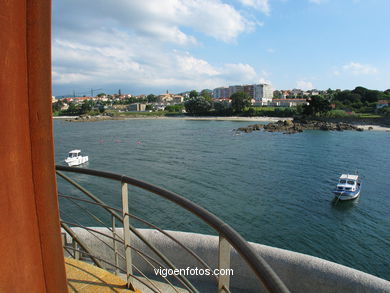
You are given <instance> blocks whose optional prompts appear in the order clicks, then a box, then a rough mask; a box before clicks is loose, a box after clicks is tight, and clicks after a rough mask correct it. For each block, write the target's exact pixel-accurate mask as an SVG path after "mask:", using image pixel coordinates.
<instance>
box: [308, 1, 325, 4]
mask: <svg viewBox="0 0 390 293" xmlns="http://www.w3.org/2000/svg"><path fill="white" fill-rule="evenodd" d="M326 1H327V0H309V2H310V3H315V4H321V3H324V2H326Z"/></svg>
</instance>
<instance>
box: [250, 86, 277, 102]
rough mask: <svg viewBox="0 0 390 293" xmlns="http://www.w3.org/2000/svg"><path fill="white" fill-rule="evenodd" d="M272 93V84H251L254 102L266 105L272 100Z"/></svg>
mask: <svg viewBox="0 0 390 293" xmlns="http://www.w3.org/2000/svg"><path fill="white" fill-rule="evenodd" d="M273 95H274V89H273V87H272V85H270V84H266V83H262V84H255V85H253V98H254V99H255V101H256V103H259V104H261V105H268V104H269V103H271V102H272V98H273Z"/></svg>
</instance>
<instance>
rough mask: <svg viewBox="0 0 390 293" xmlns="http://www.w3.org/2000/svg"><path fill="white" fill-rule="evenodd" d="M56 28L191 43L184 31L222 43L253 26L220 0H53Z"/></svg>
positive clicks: (189, 37)
mask: <svg viewBox="0 0 390 293" xmlns="http://www.w3.org/2000/svg"><path fill="white" fill-rule="evenodd" d="M53 5H54V13H53V14H54V15H56V16H57V17H55V18H54V24H55V27H56V28H59V29H60V30H61V29H67V28H75V27H81V28H83V29H88V28H89V29H93V28H96V29H98V28H107V27H121V29H122V30H127V31H131V32H133V33H135V34H143V35H144V36H145V37H151V38H154V39H156V40H160V41H164V42H173V43H178V44H193V43H194V41H195V39H194V37H193V36H191V35H189V34H187V33H185V32H184V31H183V29H184V28H190V29H191V30H194V31H196V32H200V33H202V34H205V35H208V36H210V37H213V38H215V39H217V40H222V41H224V42H232V41H234V40H235V39H236V38H237V36H238V35H240V34H241V33H243V32H245V31H248V30H251V29H252V28H253V25H254V24H253V23H252V22H251V21H249V20H247V19H246V18H244V17H243V16H242V15H241V14H240V12H239V11H237V10H236V9H235V8H234V7H233V6H231V5H228V4H225V3H223V2H221V1H220V0H164V1H161V0H148V1H137V0H116V1H112V2H110V3H108V2H107V1H104V0H95V1H94V2H93V5H90V1H87V0H66V1H60V0H55V1H54V3H53Z"/></svg>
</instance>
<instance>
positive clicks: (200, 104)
mask: <svg viewBox="0 0 390 293" xmlns="http://www.w3.org/2000/svg"><path fill="white" fill-rule="evenodd" d="M192 92H195V91H192ZM192 92H191V93H192ZM191 93H190V98H189V99H188V100H187V101H185V102H184V107H185V108H186V111H187V113H189V114H192V115H207V114H208V113H209V112H210V110H211V109H212V103H211V102H210V101H209V100H207V99H206V98H204V97H202V96H194V95H193V97H191Z"/></svg>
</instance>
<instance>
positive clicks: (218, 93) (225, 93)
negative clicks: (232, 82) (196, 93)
mask: <svg viewBox="0 0 390 293" xmlns="http://www.w3.org/2000/svg"><path fill="white" fill-rule="evenodd" d="M213 98H215V99H227V98H230V93H229V88H228V87H218V88H215V89H214V90H213Z"/></svg>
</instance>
